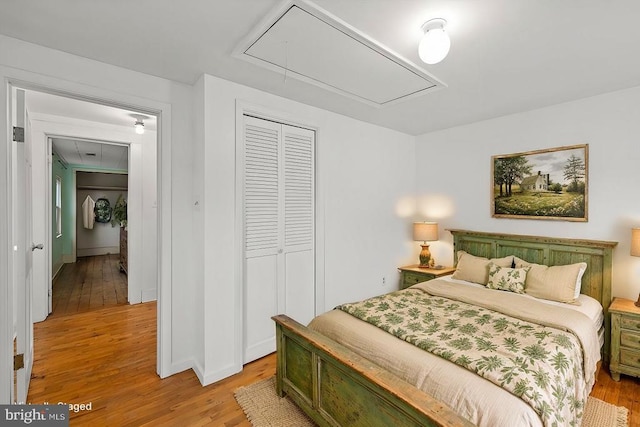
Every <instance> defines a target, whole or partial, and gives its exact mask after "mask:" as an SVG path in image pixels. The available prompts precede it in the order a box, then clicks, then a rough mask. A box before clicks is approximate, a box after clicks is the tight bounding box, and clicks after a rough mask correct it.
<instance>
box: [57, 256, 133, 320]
mask: <svg viewBox="0 0 640 427" xmlns="http://www.w3.org/2000/svg"><path fill="white" fill-rule="evenodd" d="M118 261H119V255H118V254H109V255H98V256H90V257H82V258H78V260H77V261H76V262H75V263H70V264H65V265H64V267H63V269H62V272H61V273H60V274H59V275H58V277H57V278H56V280H55V281H54V283H53V297H52V306H53V312H52V313H51V314H50V315H49V318H51V317H54V316H55V317H58V316H65V315H69V314H76V313H83V312H87V311H92V310H98V309H102V308H107V307H113V306H117V305H122V304H127V292H128V289H127V275H126V274H124V273H123V272H121V271H120V268H119V264H118Z"/></svg>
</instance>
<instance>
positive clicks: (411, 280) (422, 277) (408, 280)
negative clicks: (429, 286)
mask: <svg viewBox="0 0 640 427" xmlns="http://www.w3.org/2000/svg"><path fill="white" fill-rule="evenodd" d="M431 279H433V276H432V275H430V274H417V273H411V272H409V271H406V272H405V273H404V280H403V282H404V283H403V285H404V286H405V287H407V286H413V285H415V284H416V283H420V282H426V281H428V280H431Z"/></svg>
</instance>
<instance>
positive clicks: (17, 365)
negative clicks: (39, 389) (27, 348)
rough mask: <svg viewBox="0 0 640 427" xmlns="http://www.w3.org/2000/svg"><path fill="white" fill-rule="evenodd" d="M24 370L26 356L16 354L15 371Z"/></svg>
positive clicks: (14, 360) (14, 358) (14, 359)
mask: <svg viewBox="0 0 640 427" xmlns="http://www.w3.org/2000/svg"><path fill="white" fill-rule="evenodd" d="M22 368H24V354H16V355H15V356H13V370H14V371H17V370H18V369H22Z"/></svg>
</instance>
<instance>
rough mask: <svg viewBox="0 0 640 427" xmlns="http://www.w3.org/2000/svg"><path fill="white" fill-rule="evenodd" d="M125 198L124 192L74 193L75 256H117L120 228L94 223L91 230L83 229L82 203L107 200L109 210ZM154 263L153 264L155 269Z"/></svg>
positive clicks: (85, 191)
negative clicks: (89, 200) (120, 198)
mask: <svg viewBox="0 0 640 427" xmlns="http://www.w3.org/2000/svg"><path fill="white" fill-rule="evenodd" d="M121 194H122V196H123V197H124V198H125V200H126V198H127V192H126V191H120V190H83V189H80V190H78V191H77V193H76V254H77V256H79V257H82V256H95V255H106V254H117V253H119V252H120V227H118V226H115V227H114V226H112V225H111V222H106V223H101V222H95V223H94V225H93V229H86V228H84V224H83V223H82V203H84V200H85V199H86V198H87V196H91V198H92V199H93V201H96V200H98V199H99V198H104V199H107V200H109V204H110V206H111V208H113V207H114V206H115V205H116V201H117V200H118V197H119V196H120V195H121ZM155 264H156V262H155V261H154V262H153V265H154V267H155Z"/></svg>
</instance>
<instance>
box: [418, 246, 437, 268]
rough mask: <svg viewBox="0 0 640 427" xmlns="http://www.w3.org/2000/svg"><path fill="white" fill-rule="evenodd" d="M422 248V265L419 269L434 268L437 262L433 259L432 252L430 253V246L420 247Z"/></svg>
mask: <svg viewBox="0 0 640 427" xmlns="http://www.w3.org/2000/svg"><path fill="white" fill-rule="evenodd" d="M420 246H422V250H421V251H420V264H419V265H418V268H432V267H433V266H435V265H436V262H435V261H434V259H433V258H432V257H431V252H430V251H429V245H426V244H425V245H420Z"/></svg>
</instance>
